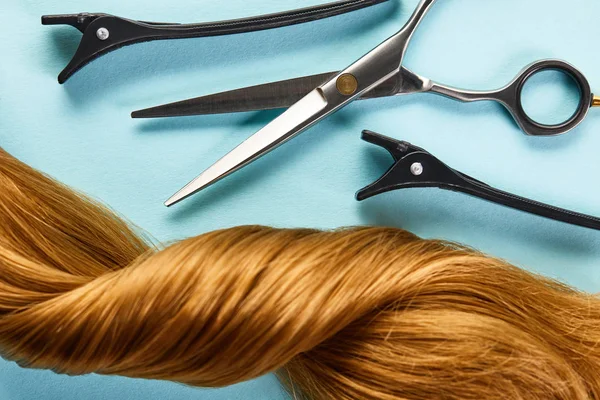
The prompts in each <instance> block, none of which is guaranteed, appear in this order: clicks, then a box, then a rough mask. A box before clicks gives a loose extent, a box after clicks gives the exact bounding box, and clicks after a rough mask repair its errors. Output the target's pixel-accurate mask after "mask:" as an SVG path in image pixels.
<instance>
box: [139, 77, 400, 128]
mask: <svg viewBox="0 0 600 400" xmlns="http://www.w3.org/2000/svg"><path fill="white" fill-rule="evenodd" d="M338 74H339V72H327V73H324V74H317V75H310V76H304V77H301V78H294V79H287V80H283V81H278V82H272V83H265V84H262V85H256V86H249V87H246V88H242V89H236V90H230V91H226V92H221V93H216V94H210V95H208V96H202V97H197V98H195V99H190V100H184V101H179V102H176V103H171V104H166V105H162V106H158V107H152V108H147V109H145V110H139V111H134V112H133V113H132V114H131V116H132V118H161V117H184V116H190V115H208V114H228V113H237V112H246V111H259V110H272V109H277V108H288V107H290V106H291V105H292V104H295V103H296V102H297V101H299V100H300V99H302V98H303V97H304V96H306V94H307V93H309V92H310V91H311V90H313V89H314V88H316V87H318V86H320V85H321V84H323V83H324V82H327V81H328V80H329V79H331V78H332V77H334V76H337V75H338ZM399 76H400V75H396V76H393V77H392V78H390V79H388V80H387V81H385V82H384V83H382V84H381V85H379V86H378V87H376V88H375V89H373V90H371V91H370V92H368V93H365V94H364V95H363V96H362V97H360V100H364V99H371V98H375V97H386V96H393V95H395V94H396V90H397V87H398V86H397V85H398V80H399Z"/></svg>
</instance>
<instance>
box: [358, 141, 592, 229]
mask: <svg viewBox="0 0 600 400" xmlns="http://www.w3.org/2000/svg"><path fill="white" fill-rule="evenodd" d="M363 139H364V140H365V141H368V142H370V143H373V144H376V145H378V146H381V147H383V148H385V149H386V150H388V152H390V154H391V155H392V157H393V158H394V159H395V160H396V163H395V164H394V165H393V166H392V167H391V168H390V169H389V170H388V171H387V172H386V173H385V175H383V177H381V179H379V180H378V181H377V182H375V183H374V184H372V185H370V186H368V187H366V188H364V189H362V190H361V191H359V192H358V193H357V195H356V197H357V199H358V200H359V201H362V200H366V199H368V198H370V197H373V196H377V195H379V194H382V193H385V192H390V191H393V190H400V189H408V188H417V187H421V188H426V187H437V188H440V189H445V190H451V191H455V192H461V193H465V194H468V195H471V196H475V197H479V198H481V199H484V200H488V201H491V202H493V203H496V204H500V205H504V206H507V207H511V208H514V209H517V210H520V211H525V212H528V213H530V214H535V215H539V216H541V217H545V218H549V219H553V220H555V221H561V222H565V223H568V224H571V225H577V226H581V227H585V228H590V229H595V230H600V218H597V217H593V216H590V215H586V214H582V213H578V212H575V211H571V210H566V209H564V208H559V207H555V206H552V205H549V204H545V203H541V202H539V201H535V200H530V199H527V198H525V197H521V196H517V195H514V194H511V193H508V192H504V191H502V190H498V189H495V188H493V187H491V186H490V185H488V184H486V183H484V182H481V181H478V180H476V179H474V178H472V177H470V176H468V175H466V174H463V173H461V172H458V171H456V170H454V169H452V168H450V167H449V166H447V165H446V164H444V163H443V162H442V161H440V160H439V159H437V158H436V157H434V156H433V155H431V154H430V153H428V152H427V151H425V150H423V149H421V148H419V147H416V146H413V145H411V144H410V143H407V142H401V141H397V140H395V139H392V138H388V137H386V136H382V135H379V134H376V133H374V132H370V131H364V132H363ZM415 166H418V168H416V169H415Z"/></svg>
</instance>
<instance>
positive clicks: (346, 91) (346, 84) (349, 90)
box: [336, 74, 358, 96]
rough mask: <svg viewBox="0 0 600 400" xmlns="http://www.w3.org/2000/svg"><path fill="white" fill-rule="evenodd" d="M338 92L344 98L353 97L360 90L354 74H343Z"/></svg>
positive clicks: (338, 80) (339, 81)
mask: <svg viewBox="0 0 600 400" xmlns="http://www.w3.org/2000/svg"><path fill="white" fill-rule="evenodd" d="M336 86H337V90H338V92H340V93H341V94H343V95H344V96H351V95H353V94H354V93H356V91H357V90H358V80H357V79H356V77H355V76H354V75H352V74H343V75H340V77H339V78H338V79H337V82H336Z"/></svg>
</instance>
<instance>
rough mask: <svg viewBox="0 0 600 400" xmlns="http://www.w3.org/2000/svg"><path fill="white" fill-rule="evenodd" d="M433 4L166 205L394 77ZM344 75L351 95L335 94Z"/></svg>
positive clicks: (428, 1) (424, 0) (423, 5)
mask: <svg viewBox="0 0 600 400" xmlns="http://www.w3.org/2000/svg"><path fill="white" fill-rule="evenodd" d="M435 1H436V0H421V1H420V2H419V4H418V6H417V8H416V10H415V12H414V13H413V15H412V16H411V17H410V19H409V20H408V22H407V23H406V25H405V26H404V28H402V30H400V31H399V32H398V33H397V34H395V35H394V36H392V37H391V38H389V39H387V40H386V41H385V42H383V43H382V44H380V45H379V46H378V47H376V48H375V49H374V50H373V51H371V52H370V53H368V54H366V55H365V56H364V57H362V58H361V59H360V60H358V61H357V62H355V63H354V64H352V65H351V66H350V67H348V68H347V69H345V70H344V71H342V72H341V73H340V74H338V75H336V76H334V77H333V78H331V79H330V80H329V81H327V82H325V83H324V84H322V85H321V86H319V87H318V88H317V89H315V90H313V91H312V92H310V93H309V94H308V95H307V96H306V97H304V98H303V99H302V100H300V101H299V102H298V103H296V104H294V105H293V106H292V107H290V108H289V109H288V110H287V111H286V112H285V113H283V114H282V115H280V116H279V117H278V118H276V119H275V120H274V121H273V122H271V123H270V124H268V125H267V126H266V127H264V128H263V129H261V130H260V131H259V132H257V133H256V134H255V135H254V136H252V137H250V138H249V139H247V140H246V141H245V142H244V143H242V144H241V145H239V146H238V147H237V148H235V149H234V150H233V151H232V152H230V153H229V154H227V155H226V156H225V157H223V158H222V159H221V160H219V161H218V162H217V163H215V164H214V165H213V166H212V167H210V168H209V169H208V170H206V171H205V172H203V173H202V174H201V175H200V176H198V178H196V179H194V180H193V181H192V182H190V183H189V184H188V185H186V186H185V187H184V188H183V189H182V190H180V191H179V192H178V193H176V194H175V195H174V196H173V197H171V198H170V199H169V200H168V201H167V202H166V203H165V204H166V205H167V206H171V205H173V204H175V203H177V202H179V201H181V200H183V199H185V198H186V197H188V196H190V195H192V194H194V193H196V192H198V191H199V190H202V189H204V188H206V187H207V186H210V185H211V184H213V183H215V182H217V181H218V180H220V179H223V178H224V177H226V176H228V175H229V174H231V173H233V172H235V171H237V170H239V169H240V168H242V167H244V166H246V165H248V164H249V163H251V162H253V161H255V160H256V159H258V158H260V157H261V156H263V155H265V154H267V153H268V152H270V151H272V150H273V149H275V148H276V147H278V146H279V145H281V144H282V143H284V142H286V141H287V140H290V139H291V138H293V137H294V136H296V135H298V134H299V133H301V132H303V131H304V130H305V129H307V128H309V127H310V126H312V125H314V124H315V123H317V122H318V121H320V120H322V119H323V118H325V117H327V116H328V115H330V114H331V113H333V112H335V111H337V110H339V109H340V108H342V107H344V106H346V105H347V104H349V103H350V102H352V101H353V100H354V99H356V98H358V97H360V96H361V95H362V94H364V93H366V92H368V91H369V90H371V89H373V88H374V87H376V86H377V85H379V84H381V83H383V82H385V81H386V80H387V79H389V78H391V77H392V76H394V75H396V74H397V73H398V72H399V71H400V65H401V64H402V59H403V57H404V53H405V51H406V48H407V47H408V42H409V41H410V39H411V37H412V35H413V33H414V31H415V30H416V28H417V27H418V26H419V24H420V22H421V20H422V19H423V17H424V16H425V14H426V13H427V11H428V10H429V9H430V7H431V6H432V5H433V3H435ZM344 74H351V75H353V76H354V77H355V78H356V80H357V83H358V84H357V89H356V91H355V92H354V94H352V95H348V96H346V95H344V94H342V93H340V92H339V91H338V90H337V85H336V84H337V80H338V78H339V77H340V76H341V75H344Z"/></svg>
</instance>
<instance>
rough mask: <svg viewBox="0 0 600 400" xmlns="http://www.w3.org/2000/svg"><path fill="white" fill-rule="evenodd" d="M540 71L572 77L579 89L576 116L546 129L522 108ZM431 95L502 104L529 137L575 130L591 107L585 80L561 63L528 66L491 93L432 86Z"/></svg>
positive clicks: (553, 134) (570, 66)
mask: <svg viewBox="0 0 600 400" xmlns="http://www.w3.org/2000/svg"><path fill="white" fill-rule="evenodd" d="M542 71H559V72H562V73H564V74H566V75H567V76H569V77H571V78H572V79H573V81H574V82H575V83H576V85H577V87H578V89H579V105H578V106H577V109H576V111H575V113H574V114H573V115H572V116H571V117H570V118H569V119H567V120H566V121H564V122H561V123H558V124H554V125H547V124H541V123H539V122H537V121H534V120H533V119H532V118H531V117H529V115H527V112H526V111H525V109H524V108H523V100H522V95H523V88H524V87H525V84H526V83H527V81H528V80H529V79H530V78H531V77H533V76H534V75H535V74H537V73H539V72H542ZM431 91H432V92H435V93H438V94H442V95H444V96H448V97H451V98H454V99H457V100H461V101H467V102H471V101H479V100H493V101H497V102H499V103H501V104H502V105H503V106H504V107H506V109H507V110H508V111H509V112H510V113H511V115H512V116H513V118H514V119H515V121H516V122H517V124H518V125H519V127H521V129H522V130H523V132H525V133H526V134H528V135H531V136H556V135H561V134H564V133H567V132H569V131H570V130H572V129H574V128H575V127H577V126H578V125H579V124H581V122H582V121H583V120H584V119H585V117H586V116H587V114H588V112H589V109H590V107H591V106H592V101H593V98H594V96H593V94H592V89H591V87H590V84H589V82H588V80H587V79H586V77H585V76H584V75H583V74H582V73H581V71H579V70H578V69H577V68H575V67H574V66H572V65H571V64H569V63H567V62H565V61H561V60H541V61H537V62H534V63H533V64H531V65H528V66H527V67H525V69H523V71H521V73H520V74H519V75H517V77H516V78H515V79H514V80H513V81H512V82H511V83H510V84H508V85H507V86H505V87H503V88H502V89H499V90H496V91H491V92H476V91H463V90H458V89H454V88H451V87H447V86H443V85H438V84H433V86H432V88H431Z"/></svg>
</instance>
